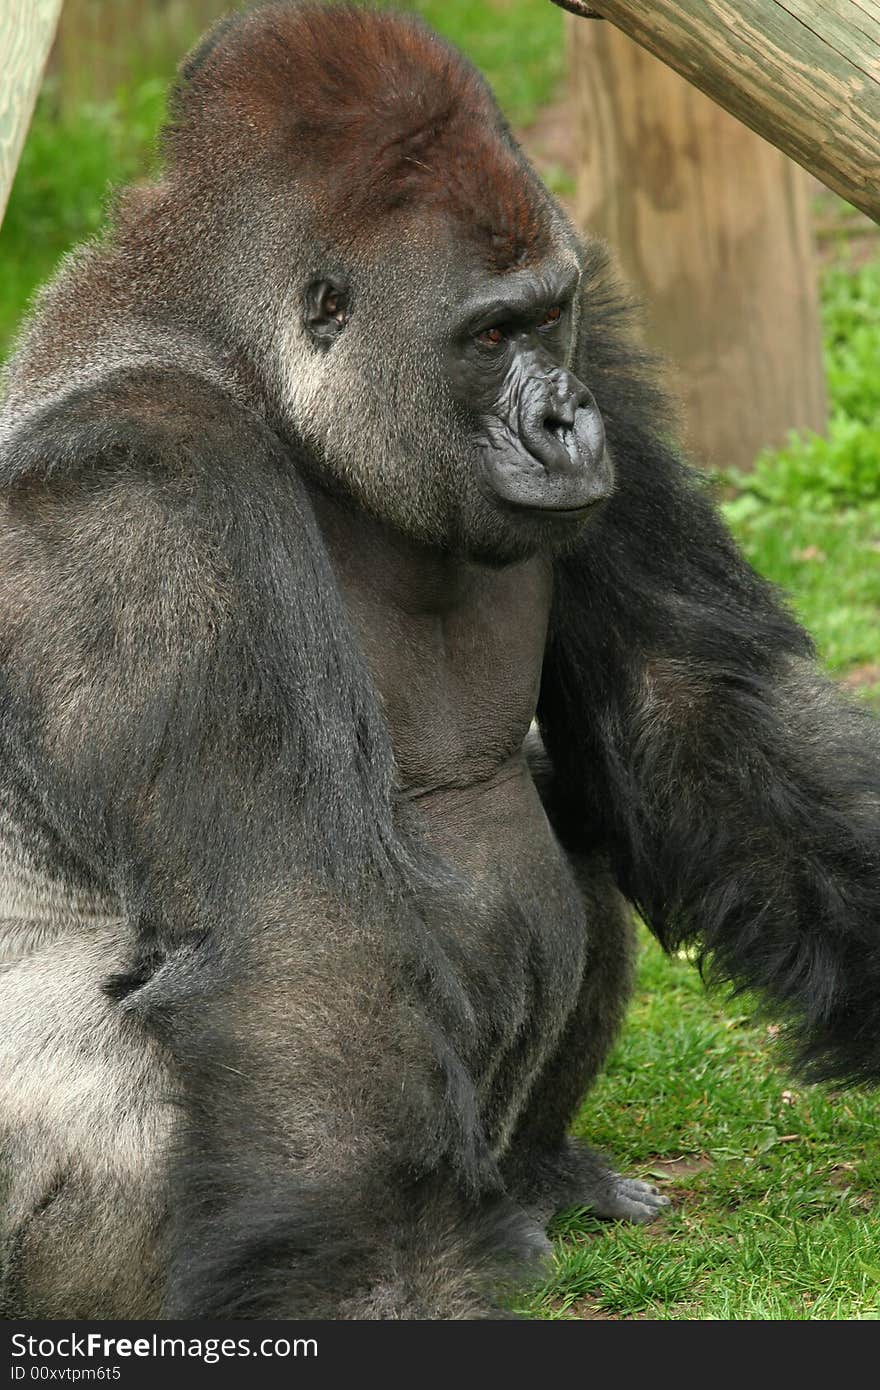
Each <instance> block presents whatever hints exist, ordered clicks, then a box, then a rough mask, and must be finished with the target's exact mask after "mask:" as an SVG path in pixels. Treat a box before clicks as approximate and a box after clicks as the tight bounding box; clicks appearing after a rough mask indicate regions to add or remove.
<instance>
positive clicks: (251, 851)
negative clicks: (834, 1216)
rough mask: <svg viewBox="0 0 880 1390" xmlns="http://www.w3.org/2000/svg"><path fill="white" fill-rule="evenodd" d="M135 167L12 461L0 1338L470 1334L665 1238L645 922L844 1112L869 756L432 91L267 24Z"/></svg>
mask: <svg viewBox="0 0 880 1390" xmlns="http://www.w3.org/2000/svg"><path fill="white" fill-rule="evenodd" d="M164 139H165V143H164V150H165V168H164V172H163V173H162V174H161V177H159V178H158V180H157V181H156V182H154V183H152V184H150V185H145V186H141V187H135V188H133V189H131V190H129V191H128V192H127V193H125V194H124V195H122V196H121V198H120V199H119V200H118V203H117V206H116V208H115V212H114V215H113V222H112V228H111V230H110V231H109V233H108V234H107V236H106V237H105V238H104V239H102V240H99V241H97V242H95V243H93V244H90V245H87V246H84V247H82V248H81V249H80V250H78V251H77V252H75V253H74V254H73V255H72V256H71V257H70V258H69V259H68V260H67V262H66V264H65V265H64V266H63V268H62V270H61V272H60V274H59V275H58V277H57V279H56V280H55V281H54V283H52V284H51V285H50V286H49V287H48V289H46V290H45V291H44V292H43V293H42V295H41V297H40V298H39V300H38V302H37V305H36V308H35V310H34V313H33V315H32V317H31V319H30V323H29V325H28V326H27V328H26V329H25V331H24V334H23V336H22V338H21V340H20V342H19V345H18V348H17V352H16V354H15V356H14V358H13V360H12V362H11V365H10V367H9V370H8V373H7V379H6V387H5V397H4V406H3V413H2V421H0V430H2V432H0V460H2V461H0V488H2V547H0V593H2V605H3V623H2V638H0V680H2V692H3V698H2V706H0V710H2V713H0V748H2V752H0V790H2V837H0V856H2V873H0V883H2V908H0V914H2V920H0V941H2V952H3V961H4V964H3V969H2V973H0V1018H2V1028H0V1038H2V1042H0V1047H2V1052H3V1067H2V1079H0V1088H2V1090H0V1142H2V1152H3V1165H2V1173H3V1207H2V1209H3V1216H2V1243H3V1252H4V1258H3V1271H2V1310H3V1312H4V1313H5V1315H6V1316H7V1317H17V1316H27V1317H32V1318H98V1317H102V1318H153V1317H157V1316H163V1317H178V1318H193V1317H210V1318H224V1317H225V1318H249V1317H278V1318H280V1317H318V1318H482V1317H492V1316H494V1315H496V1314H499V1313H502V1312H503V1310H504V1307H505V1306H506V1305H505V1299H506V1298H507V1293H506V1290H508V1289H509V1288H510V1284H509V1281H510V1280H511V1279H512V1278H516V1277H518V1276H519V1275H520V1274H522V1272H523V1271H527V1270H528V1268H529V1267H530V1264H531V1262H533V1261H538V1262H539V1265H540V1259H541V1257H542V1255H543V1254H544V1253H545V1252H546V1249H547V1239H546V1235H545V1227H546V1224H547V1221H548V1219H549V1218H550V1216H551V1215H552V1214H553V1213H554V1212H555V1211H557V1210H559V1209H560V1208H562V1207H565V1206H569V1205H572V1204H585V1205H586V1206H588V1207H589V1208H591V1209H592V1211H593V1212H595V1213H597V1214H598V1215H599V1216H601V1217H607V1218H618V1219H628V1220H631V1221H646V1220H649V1219H651V1218H652V1217H653V1216H655V1215H656V1214H657V1213H658V1211H659V1209H660V1208H661V1207H662V1205H663V1204H664V1202H665V1199H664V1198H662V1197H660V1196H659V1195H658V1194H657V1192H656V1191H655V1189H654V1188H652V1187H651V1186H649V1185H648V1184H645V1183H641V1182H637V1181H633V1180H629V1179H627V1178H624V1177H621V1176H620V1175H618V1174H617V1173H616V1172H614V1171H613V1169H612V1168H611V1167H610V1166H609V1164H608V1163H607V1162H606V1161H605V1160H604V1159H603V1158H601V1157H599V1156H598V1155H596V1154H594V1153H593V1152H592V1151H590V1150H589V1149H587V1148H586V1147H583V1146H581V1145H580V1144H578V1143H575V1142H573V1141H572V1140H570V1139H569V1138H568V1137H567V1129H568V1126H569V1123H570V1121H571V1119H572V1116H573V1115H574V1113H575V1111H576V1109H577V1107H578V1105H579V1103H580V1101H581V1099H582V1097H583V1095H584V1093H585V1092H586V1090H587V1089H588V1087H589V1085H590V1083H591V1081H592V1080H593V1078H594V1077H595V1076H596V1073H597V1071H598V1070H599V1068H600V1067H601V1066H602V1063H603V1060H604V1059H605V1057H606V1055H607V1053H608V1049H609V1046H610V1044H611V1042H612V1040H613V1038H614V1035H615V1031H616V1029H617V1027H618V1024H619V1022H620V1019H621V1015H622V1013H623V1010H624V1007H625V1004H626V1000H627V995H628V991H629V988H630V980H631V974H632V958H633V946H632V935H631V927H630V912H631V908H630V905H631V904H635V905H636V906H637V907H638V909H639V910H640V912H641V913H642V914H643V916H644V918H645V920H646V921H647V923H648V924H649V926H650V927H651V929H652V930H653V931H654V932H655V933H656V935H657V936H658V938H659V939H660V941H661V942H662V943H663V944H664V946H666V947H669V948H674V947H679V946H681V945H682V944H684V943H690V944H692V945H693V946H694V948H695V949H696V950H698V951H699V952H701V954H702V957H703V960H704V963H705V967H706V969H707V970H708V971H709V972H711V973H712V974H713V975H714V976H715V977H717V978H720V979H723V980H726V981H728V982H731V983H732V984H733V985H734V986H735V987H736V988H740V989H749V990H753V991H756V992H757V993H758V994H759V995H761V996H763V999H764V1001H765V1002H767V1003H769V1004H770V1005H771V1006H773V1007H774V1008H775V1009H776V1010H777V1012H778V1014H779V1015H780V1017H781V1018H782V1020H783V1021H784V1023H785V1024H786V1028H785V1030H784V1035H785V1036H786V1037H787V1039H788V1042H789V1049H790V1054H791V1056H792V1058H793V1060H794V1061H795V1062H796V1064H797V1065H799V1066H800V1067H801V1068H802V1069H803V1071H804V1073H805V1074H806V1075H807V1076H808V1077H810V1078H814V1079H816V1078H818V1079H821V1078H830V1077H833V1078H836V1079H837V1080H838V1081H840V1082H842V1083H856V1082H868V1081H871V1080H872V1079H876V1078H877V1076H878V1073H880V739H878V732H877V725H876V724H875V723H874V722H872V720H871V719H870V717H869V716H868V715H867V714H865V713H863V712H861V711H859V710H857V709H855V708H851V707H850V706H848V705H847V704H846V703H844V701H843V699H842V698H840V697H839V696H838V695H837V694H836V693H835V692H834V691H833V690H832V689H831V687H830V686H829V684H828V683H827V682H826V681H825V680H824V679H823V677H822V676H821V675H820V674H818V673H817V671H816V669H815V665H814V660H813V654H812V651H811V646H810V642H809V639H808V638H807V636H806V635H805V634H804V633H803V632H802V631H801V630H800V629H799V628H798V627H797V626H796V624H795V623H794V622H793V621H792V619H791V618H790V617H789V616H788V614H787V612H786V611H785V608H784V607H783V606H782V605H781V603H780V601H779V599H778V597H777V596H776V595H775V594H774V592H773V591H772V589H771V588H770V586H769V585H768V584H767V583H765V582H764V581H763V580H762V579H760V578H759V577H758V576H756V575H755V574H754V573H753V572H752V571H751V570H750V569H749V567H748V565H747V564H746V563H745V561H744V560H743V559H742V557H741V556H740V555H739V553H738V552H737V550H736V549H735V547H734V545H733V543H732V541H731V540H730V538H729V536H728V535H727V533H726V531H725V529H724V527H723V525H722V523H721V522H720V521H719V519H718V518H717V516H716V515H715V513H714V511H713V509H712V506H711V505H710V502H709V501H708V500H707V496H706V491H705V488H703V487H701V485H700V484H699V482H698V481H697V480H696V478H695V475H693V474H692V473H691V472H690V471H689V470H688V468H687V466H686V465H685V464H684V463H683V462H682V461H681V459H680V457H679V454H678V452H677V450H676V447H675V445H674V443H673V442H671V438H672V437H671V433H670V426H669V416H668V413H667V410H666V406H665V404H664V400H663V398H662V396H661V395H660V394H659V393H658V391H657V389H656V388H655V386H654V384H653V379H652V368H651V364H650V362H648V361H646V360H645V359H644V357H643V356H642V355H641V353H640V351H639V349H638V348H637V347H635V346H634V345H633V342H632V340H631V337H630V329H629V326H628V310H627V301H626V298H625V296H624V295H622V293H621V292H620V291H619V290H618V289H617V288H616V287H615V285H614V281H613V277H612V275H611V273H610V272H609V270H608V265H607V257H606V253H605V251H604V250H603V249H602V248H601V247H600V246H597V245H595V244H593V243H591V242H589V241H588V242H586V243H584V242H583V241H582V240H580V239H579V237H578V236H577V235H576V233H575V231H574V230H573V228H572V226H571V224H570V223H569V221H568V220H567V218H566V216H565V214H564V213H563V211H562V210H561V209H560V208H559V206H558V205H557V204H556V203H555V202H554V201H553V199H552V198H551V197H550V195H549V194H548V192H547V191H546V189H545V188H544V187H543V185H542V184H541V182H540V180H539V179H538V177H537V175H536V174H535V173H534V171H533V170H532V169H531V168H530V166H529V165H528V163H527V162H526V160H525V159H524V157H523V155H522V153H521V152H520V150H519V149H518V147H517V146H516V144H515V142H514V140H513V139H512V137H511V134H510V132H509V130H508V129H507V127H506V125H505V123H504V121H503V119H502V117H501V116H500V114H499V112H498V109H497V107H496V105H495V103H494V101H493V98H492V96H491V94H490V92H489V91H488V89H487V87H486V85H485V84H484V82H483V80H482V79H481V78H480V76H479V75H478V74H477V73H476V72H475V71H474V70H473V68H472V67H470V66H469V64H468V63H466V62H465V61H464V60H463V59H462V58H461V57H460V56H459V54H458V53H457V52H455V51H454V50H453V49H452V48H450V47H449V46H448V45H447V44H446V43H445V42H443V41H441V40H440V39H439V38H437V37H436V36H435V35H434V34H433V33H431V32H430V31H429V30H428V29H426V28H425V27H423V25H422V24H421V23H420V22H418V21H416V20H414V19H411V18H407V17H402V16H401V15H399V14H395V13H391V12H388V11H378V12H371V11H367V10H364V9H361V8H351V7H338V6H331V7H324V6H322V5H315V4H312V3H306V4H300V3H291V0H271V2H270V3H268V4H264V5H261V6H259V7H257V8H256V9H251V10H247V11H245V12H243V13H240V14H238V15H236V16H234V17H232V18H231V19H228V20H226V21H224V22H222V23H221V24H220V25H219V26H218V27H216V28H215V29H214V30H213V31H212V32H211V33H209V35H208V36H207V38H206V39H204V40H203V42H202V43H201V45H200V46H199V47H197V49H196V50H195V52H194V53H193V54H192V55H191V56H190V57H189V59H187V60H186V61H185V62H184V64H183V66H182V69H181V73H180V78H179V82H178V84H177V86H176V89H175V91H174V93H173V96H172V99H171V105H170V120H169V125H168V128H167V131H166V134H165V137H164ZM743 409H744V410H747V409H748V402H743Z"/></svg>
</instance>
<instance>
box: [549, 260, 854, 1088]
mask: <svg viewBox="0 0 880 1390" xmlns="http://www.w3.org/2000/svg"><path fill="white" fill-rule="evenodd" d="M597 261H598V258H597ZM603 273H604V266H602V265H601V264H598V263H597V264H596V265H595V266H594V269H593V275H594V276H595V278H596V281H598V283H594V284H591V285H588V287H587V289H586V291H585V296H584V318H583V324H582V348H581V353H580V361H579V363H578V364H576V366H575V370H576V371H578V374H579V376H580V377H581V379H582V380H584V381H586V382H587V383H589V385H590V387H591V389H592V390H593V393H594V395H595V397H596V400H597V403H598V405H599V408H600V410H601V412H602V414H603V417H604V421H605V426H606V430H607V435H608V440H609V443H610V447H611V449H612V450H613V454H614V459H615V465H616V470H617V488H616V492H615V495H614V496H613V497H612V498H611V500H610V501H609V502H608V503H606V504H605V506H604V509H603V510H602V511H601V512H600V513H599V514H597V515H596V517H595V518H594V519H593V520H592V521H591V522H590V523H589V525H588V527H587V528H586V530H585V532H584V533H583V535H582V538H581V540H580V542H579V545H578V548H577V550H576V551H574V552H572V553H570V554H568V555H567V556H566V557H565V558H564V559H563V560H561V561H560V562H558V565H557V587H556V595H555V606H554V614H553V618H552V623H551V635H550V639H549V644H548V648H547V653H546V661H545V668H544V678H543V687H542V693H541V700H540V707H539V719H540V723H541V726H542V732H543V737H544V740H545V744H546V747H547V751H548V754H549V756H550V759H551V761H552V763H553V764H554V766H555V768H556V776H555V783H554V786H553V788H552V791H551V794H550V801H551V808H552V813H553V816H554V819H555V821H556V824H557V829H558V831H559V833H560V835H561V837H562V838H563V840H564V841H565V842H566V843H568V844H569V845H570V846H571V847H572V848H576V847H578V846H581V845H584V844H587V843H606V844H607V845H608V847H609V848H610V851H611V855H612V860H613V863H614V866H615V870H616V874H617V877H618V880H619V883H620V885H621V887H622V888H623V890H624V891H625V892H626V893H627V895H628V896H629V897H630V898H632V900H633V901H634V902H635V903H636V904H637V905H638V907H639V908H640V910H641V912H642V913H643V915H644V917H645V920H646V921H647V922H648V924H649V926H650V927H651V928H652V930H653V931H654V932H655V933H656V934H657V936H658V937H659V938H660V940H661V942H662V943H663V944H664V945H665V946H666V947H668V948H672V947H675V946H677V945H679V944H680V943H683V942H696V943H698V944H699V945H700V947H701V949H702V951H703V953H704V954H705V957H706V960H707V964H708V966H709V969H710V973H712V974H714V975H715V976H717V977H719V978H724V979H728V980H731V981H733V982H734V983H735V984H736V986H738V987H742V988H749V989H751V988H755V989H757V990H758V991H759V992H760V993H762V994H763V995H764V996H765V998H766V999H767V1000H768V1001H769V1002H770V1003H771V1004H772V1005H773V1006H774V1007H775V1008H777V1009H778V1010H779V1011H780V1012H781V1014H782V1016H783V1017H784V1018H785V1019H786V1020H787V1021H788V1023H789V1025H790V1030H789V1039H790V1041H791V1042H792V1043H793V1044H794V1048H795V1052H796V1056H797V1060H798V1062H799V1064H800V1065H801V1066H802V1067H803V1068H804V1069H805V1071H806V1073H807V1075H808V1076H811V1077H813V1078H822V1077H829V1078H830V1077H833V1078H837V1079H840V1080H843V1081H864V1080H871V1079H874V1080H876V1078H877V1077H878V1075H880V737H878V726H877V724H876V722H875V721H874V720H872V719H871V718H870V717H869V716H868V715H867V714H865V713H862V712H860V711H859V710H857V709H855V708H852V707H851V706H850V705H848V704H847V703H846V702H845V701H844V699H843V698H841V697H840V696H839V695H838V694H837V693H835V691H834V690H833V689H832V688H831V686H830V684H829V682H828V681H826V680H825V679H823V677H822V676H821V675H820V674H819V673H818V672H817V671H816V670H815V666H814V663H813V660H812V649H811V645H810V642H809V639H808V637H807V636H806V634H805V633H804V632H803V631H802V630H801V629H800V628H799V627H798V626H797V625H796V623H795V622H794V621H792V619H791V618H790V617H789V616H788V614H787V613H786V612H785V611H784V609H783V608H782V606H781V605H780V603H779V601H778V599H777V598H776V596H775V595H774V593H773V591H772V589H771V587H770V586H769V585H768V584H766V583H765V582H764V581H762V580H761V579H760V578H759V577H758V576H756V575H755V574H754V573H753V571H752V570H751V569H750V568H749V566H748V565H747V564H746V562H745V561H744V559H743V558H742V556H741V555H740V554H739V552H738V551H737V549H736V547H735V545H734V544H733V542H732V540H731V538H730V537H729V535H728V534H727V532H726V530H725V528H724V526H723V524H722V523H721V521H720V520H719V518H718V516H717V515H716V513H715V511H714V509H713V508H712V506H711V505H710V503H709V501H708V500H707V498H706V496H705V495H704V493H703V492H702V491H701V490H700V487H699V484H698V481H697V480H696V479H695V477H694V476H693V475H691V474H690V472H689V470H688V469H687V468H685V467H684V466H683V465H682V463H681V462H680V460H679V459H678V458H677V456H676V455H675V453H674V451H673V450H672V449H671V448H670V447H669V446H668V444H667V443H666V442H665V440H664V438H663V436H662V434H661V430H662V425H663V405H662V402H661V401H660V400H659V399H658V397H657V394H656V392H655V391H654V390H653V388H652V386H651V385H650V381H649V378H648V377H647V375H646V373H645V371H644V370H643V365H642V363H641V362H640V358H639V354H638V351H637V350H634V349H633V348H632V346H631V345H630V344H629V343H628V342H627V341H626V339H625V336H623V335H622V334H621V333H620V330H619V327H618V321H619V320H620V318H621V308H622V306H621V304H620V302H619V301H618V300H617V298H616V296H615V294H614V291H613V290H608V289H604V288H603V286H602V283H601V277H602V275H603ZM658 420H659V421H660V425H659V426H658V424H657V421H658Z"/></svg>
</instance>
